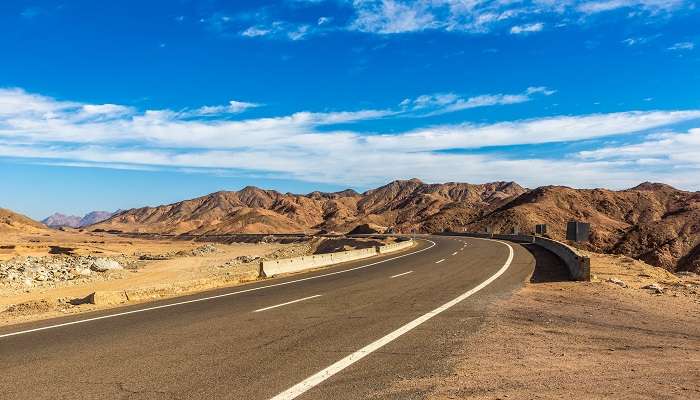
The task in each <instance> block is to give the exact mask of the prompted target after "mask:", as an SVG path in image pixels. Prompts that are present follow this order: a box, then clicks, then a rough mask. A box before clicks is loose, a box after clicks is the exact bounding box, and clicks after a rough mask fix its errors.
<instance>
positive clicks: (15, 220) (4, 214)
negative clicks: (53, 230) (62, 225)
mask: <svg viewBox="0 0 700 400" xmlns="http://www.w3.org/2000/svg"><path fill="white" fill-rule="evenodd" d="M46 229H47V228H46V226H45V225H43V224H41V223H39V222H36V221H34V220H33V219H31V218H29V217H25V216H24V215H22V214H18V213H16V212H13V211H10V210H7V209H4V208H0V232H16V233H36V232H41V231H44V230H46Z"/></svg>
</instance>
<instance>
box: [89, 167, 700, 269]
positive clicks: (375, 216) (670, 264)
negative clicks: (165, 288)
mask: <svg viewBox="0 0 700 400" xmlns="http://www.w3.org/2000/svg"><path fill="white" fill-rule="evenodd" d="M569 220H580V221H587V222H590V223H591V224H592V234H591V241H590V243H587V244H585V245H583V246H584V247H586V248H588V249H591V250H595V251H601V252H612V253H621V254H626V255H629V256H632V257H635V258H639V259H642V260H644V261H647V262H649V263H651V264H653V265H657V266H661V267H664V268H666V269H669V270H675V269H682V270H691V271H698V270H700V192H686V191H682V190H678V189H674V188H672V187H670V186H667V185H663V184H657V183H643V184H641V185H639V186H637V187H634V188H632V189H627V190H621V191H613V190H606V189H572V188H568V187H563V186H545V187H540V188H537V189H532V190H528V189H525V188H523V187H521V186H520V185H518V184H516V183H514V182H494V183H486V184H480V185H472V184H467V183H452V182H450V183H444V184H426V183H423V182H421V181H420V180H418V179H411V180H406V181H394V182H391V183H389V184H387V185H385V186H382V187H380V188H377V189H373V190H369V191H367V192H364V193H362V194H360V193H357V192H355V191H353V190H345V191H342V192H335V193H321V192H313V193H310V194H307V195H297V194H291V193H286V194H283V193H279V192H276V191H274V190H262V189H259V188H256V187H246V188H244V189H242V190H240V191H237V192H216V193H212V194H210V195H207V196H202V197H199V198H196V199H192V200H186V201H182V202H178V203H174V204H170V205H164V206H158V207H144V208H138V209H133V210H127V211H124V212H121V213H119V214H117V215H115V216H114V217H112V218H110V219H108V220H106V221H104V222H102V223H99V224H96V225H93V226H92V227H91V229H105V230H120V231H124V232H149V233H175V234H179V233H192V234H205V233H206V234H225V233H292V232H318V231H321V230H323V231H329V232H348V231H350V230H352V229H353V228H355V227H356V226H358V225H360V224H370V225H372V226H382V227H385V228H391V229H392V230H394V231H397V232H404V233H408V232H442V231H444V230H464V229H466V230H469V231H484V230H485V228H486V227H487V226H491V227H493V228H494V231H495V232H499V231H500V232H509V231H510V230H511V229H512V228H513V227H519V228H520V231H521V232H530V231H532V229H533V227H534V225H535V224H540V223H546V224H548V228H549V235H550V236H552V237H553V238H556V239H560V240H563V239H564V233H565V226H566V222H567V221H569Z"/></svg>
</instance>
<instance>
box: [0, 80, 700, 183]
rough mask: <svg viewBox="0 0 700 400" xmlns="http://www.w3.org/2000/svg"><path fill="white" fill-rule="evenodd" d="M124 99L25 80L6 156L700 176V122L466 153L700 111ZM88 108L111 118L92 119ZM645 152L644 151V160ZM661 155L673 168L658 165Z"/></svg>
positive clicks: (336, 178) (478, 175) (15, 92)
mask: <svg viewBox="0 0 700 400" xmlns="http://www.w3.org/2000/svg"><path fill="white" fill-rule="evenodd" d="M547 92H551V90H549V89H547V88H543V87H531V88H529V89H528V90H526V91H525V92H524V93H525V95H527V94H533V93H540V94H545V93H547ZM478 97H479V96H475V97H474V98H478ZM457 99H459V96H454V97H453V96H449V95H448V96H447V97H444V98H440V97H439V96H432V97H430V96H429V97H428V98H426V99H423V100H421V101H420V102H417V103H416V102H415V101H414V100H409V102H407V103H406V106H407V107H408V106H409V105H410V106H413V105H414V104H421V105H423V104H428V106H426V107H428V109H431V108H434V107H435V106H434V105H433V104H434V103H437V107H445V106H449V105H450V104H454V103H455V102H457ZM464 101H465V102H469V100H464ZM120 107H121V106H118V105H113V104H106V105H90V104H82V103H78V102H65V101H59V100H55V99H52V98H50V97H45V96H40V95H35V94H29V93H26V92H24V91H22V90H20V89H9V90H0V156H2V157H11V158H15V159H17V158H19V159H28V160H37V162H43V163H46V162H49V163H63V164H66V163H72V164H75V165H85V166H88V165H93V166H101V167H110V168H144V169H149V168H169V169H170V168H174V169H192V168H194V169H203V170H205V171H206V170H210V171H222V170H224V171H225V170H230V171H246V173H250V174H258V173H263V174H268V175H273V176H276V177H282V178H293V179H301V180H306V181H313V182H328V183H331V182H332V183H335V184H338V183H343V184H349V185H360V186H362V185H374V184H377V183H382V182H385V181H386V180H388V179H393V178H400V177H411V176H419V177H422V178H424V179H426V180H434V181H446V180H465V181H477V182H480V181H490V180H495V179H515V180H518V181H519V182H521V183H522V184H525V185H532V186H535V185H538V184H544V183H561V184H568V185H578V186H601V185H602V186H611V187H624V186H631V185H633V184H635V183H636V182H638V181H640V180H649V179H658V180H665V181H668V182H671V183H673V182H684V183H682V185H684V187H697V186H698V183H697V180H695V181H692V180H691V173H690V172H688V171H689V169H690V168H691V165H692V166H695V167H694V168H695V169H694V170H693V171H694V173H697V165H698V162H697V161H692V160H693V157H696V155H697V154H698V151H699V149H700V147H699V146H698V144H697V143H698V142H700V139H699V137H700V130H692V131H690V132H689V133H687V134H678V135H675V136H668V135H666V136H664V135H657V136H655V137H653V138H650V139H649V140H648V141H649V142H650V143H649V144H644V145H637V146H638V147H637V148H636V149H635V148H633V147H622V148H617V149H614V150H608V149H607V148H602V149H599V150H600V152H598V153H594V152H588V153H581V154H570V155H567V154H562V155H561V156H560V157H558V159H539V158H537V157H528V156H522V157H521V158H520V159H507V158H504V157H503V156H502V155H494V154H493V153H490V154H488V155H486V154H478V153H460V152H454V151H455V150H458V149H477V148H481V147H487V146H512V145H520V144H541V143H552V142H569V141H578V140H585V139H595V138H603V137H607V136H613V135H631V134H636V133H638V132H645V131H647V130H650V129H655V128H662V127H666V126H670V125H672V124H676V123H679V122H689V121H693V120H698V119H700V110H688V111H633V112H622V113H610V114H590V115H582V116H555V117H547V118H538V119H530V120H519V121H507V122H498V123H489V124H475V123H462V124H454V125H439V126H433V127H424V128H420V129H415V130H410V131H406V132H398V133H394V134H382V133H377V132H364V131H360V130H357V129H353V128H352V127H353V125H352V123H354V122H358V121H366V120H371V119H377V118H388V117H397V116H399V115H401V113H400V112H399V111H395V110H359V111H339V112H325V113H314V112H297V113H294V114H290V115H286V116H279V117H268V118H255V119H242V120H230V119H229V118H226V117H223V118H219V117H217V116H216V115H211V116H208V117H206V118H194V117H193V116H191V115H190V116H183V113H182V112H178V111H172V110H148V111H145V112H139V111H136V110H133V109H131V108H128V107H125V108H120ZM86 109H87V110H90V111H89V112H92V113H93V114H96V115H100V116H101V115H105V114H106V115H109V118H103V117H100V118H94V117H93V118H86V117H85V116H84V112H85V111H84V110H86ZM337 124H345V126H350V128H345V129H343V130H340V129H338V128H335V127H334V125H337ZM682 135H686V136H682ZM669 141H670V142H669ZM630 146H631V145H630ZM639 146H642V147H639ZM443 150H451V151H450V152H443ZM664 154H665V157H664ZM635 158H637V159H644V160H645V161H644V163H643V165H642V164H641V163H639V162H636V161H634V159H635ZM699 159H700V158H698V157H696V158H695V160H699ZM660 160H661V161H662V162H663V163H664V167H663V168H658V167H657V166H658V165H659V163H660V162H661V161H660ZM693 163H694V164H693ZM654 168H656V169H654ZM693 176H695V175H693ZM693 182H695V183H693ZM692 185H695V186H692Z"/></svg>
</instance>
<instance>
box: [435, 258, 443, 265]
mask: <svg viewBox="0 0 700 400" xmlns="http://www.w3.org/2000/svg"><path fill="white" fill-rule="evenodd" d="M443 261H445V259H444V258H443V259H441V260H437V261H435V264H440V263H441V262H443Z"/></svg>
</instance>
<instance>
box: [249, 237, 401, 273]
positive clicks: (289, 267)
mask: <svg viewBox="0 0 700 400" xmlns="http://www.w3.org/2000/svg"><path fill="white" fill-rule="evenodd" d="M411 246H413V240H408V241H404V242H398V243H393V244H388V245H386V246H380V247H370V248H367V249H359V250H349V251H339V252H336V253H328V254H314V255H311V256H301V257H293V258H286V259H282V260H271V261H263V262H261V263H260V276H261V277H262V276H267V277H272V276H275V275H279V274H287V273H290V272H300V271H304V270H307V269H312V268H319V267H325V266H328V265H333V264H338V263H342V262H347V261H355V260H361V259H363V258H367V257H372V256H376V255H377V254H386V253H391V252H394V251H398V250H403V249H406V248H408V247H411Z"/></svg>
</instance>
